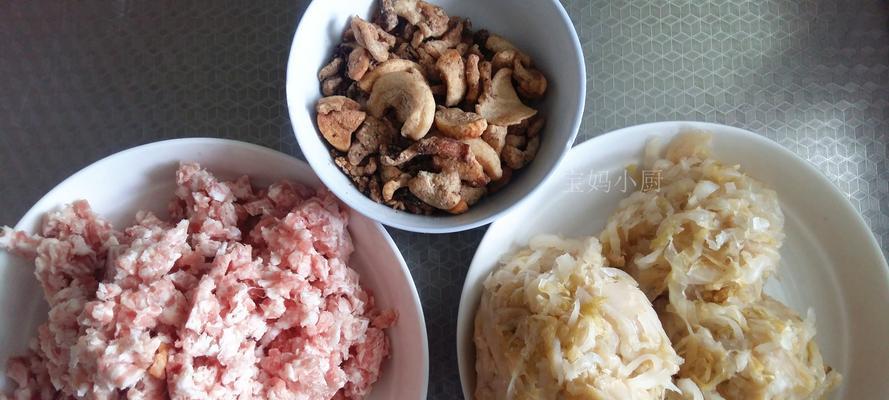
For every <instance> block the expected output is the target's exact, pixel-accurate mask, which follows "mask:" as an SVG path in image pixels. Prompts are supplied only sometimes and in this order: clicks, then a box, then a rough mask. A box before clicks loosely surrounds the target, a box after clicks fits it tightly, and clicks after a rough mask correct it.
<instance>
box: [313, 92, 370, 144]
mask: <svg viewBox="0 0 889 400" xmlns="http://www.w3.org/2000/svg"><path fill="white" fill-rule="evenodd" d="M359 108H360V105H359V104H358V103H357V102H356V101H355V100H352V99H350V98H348V97H345V96H330V97H323V98H321V100H318V104H317V105H316V106H315V111H316V112H317V113H318V116H317V122H318V129H319V130H320V131H321V135H322V136H324V139H326V140H327V142H328V143H330V145H331V146H333V148H335V149H337V150H339V151H348V150H349V146H350V145H351V143H352V132H355V129H358V126H360V125H361V123H362V122H364V118H365V113H364V111H361V110H359Z"/></svg>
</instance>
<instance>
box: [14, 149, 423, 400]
mask: <svg viewBox="0 0 889 400" xmlns="http://www.w3.org/2000/svg"><path fill="white" fill-rule="evenodd" d="M182 145H215V146H223V147H232V148H241V149H244V150H247V151H251V152H256V153H262V154H264V155H266V156H268V157H272V158H278V159H281V160H283V161H286V162H291V163H295V164H296V165H298V166H299V168H302V169H304V170H305V171H307V172H309V174H310V175H311V176H314V177H316V178H317V177H318V176H317V174H316V173H315V171H314V170H313V169H312V168H311V167H310V166H309V165H308V164H307V163H306V162H305V161H303V160H300V159H298V158H296V157H293V156H291V155H289V154H286V153H283V152H280V151H277V150H274V149H271V148H268V147H265V146H260V145H258V144H254V143H249V142H242V141H239V140H232V139H223V138H214V137H187V138H177V139H168V140H160V141H156V142H150V143H146V144H142V145H138V146H135V147H130V148H127V149H125V150H121V151H119V152H116V153H113V154H111V155H108V156H105V157H103V158H101V159H99V160H96V161H94V162H92V163H91V164H89V165H87V166H85V167H83V168H81V169H80V170H78V171H77V172H75V173H74V174H72V175H71V176H69V177H67V178H65V179H64V180H62V181H61V182H59V183H58V184H56V185H55V186H54V187H53V188H52V189H50V190H49V191H48V192H46V194H44V195H43V196H42V197H40V199H39V200H37V202H35V203H34V205H33V206H31V208H29V209H28V211H27V212H25V214H24V215H23V216H22V218H21V219H19V221H18V222H17V223H16V225H15V227H14V229H15V230H23V231H26V232H30V231H32V230H33V226H25V225H27V224H29V223H31V221H40V220H41V215H42V214H44V213H46V212H47V210H48V209H51V208H53V207H57V206H59V204H55V205H54V206H53V205H51V204H49V203H51V201H50V200H51V199H52V198H53V197H55V195H56V193H57V192H60V191H62V189H63V188H64V187H65V186H67V185H69V184H70V182H72V181H74V180H76V179H80V177H81V176H83V175H87V174H89V173H90V172H92V171H95V170H101V169H102V165H103V164H106V163H107V162H108V161H112V160H116V159H119V158H125V157H129V156H131V155H132V154H133V153H140V152H146V151H152V150H156V149H158V148H165V147H178V146H182ZM312 186H316V187H325V188H326V186H325V185H324V183H323V182H322V181H321V180H320V179H318V183H312ZM340 201H342V200H340ZM53 203H55V202H53ZM343 203H344V205H345V206H346V207H349V205H348V204H345V202H343ZM349 209H352V208H351V207H349ZM362 217H364V218H367V217H366V216H364V215H362ZM367 222H369V223H370V226H372V227H373V228H374V229H375V230H376V231H377V233H379V234H380V235H381V237H382V238H383V241H384V242H385V244H386V245H387V246H389V248H390V249H391V250H392V252H393V253H394V254H395V258H396V260H397V261H398V264H399V268H400V269H401V273H402V274H404V276H405V277H406V278H407V282H408V289H409V291H410V292H411V296H410V298H411V300H412V306H413V307H414V308H415V309H416V310H417V313H418V316H419V318H420V321H419V322H420V323H419V324H418V325H419V328H420V343H421V347H422V354H421V359H422V364H423V373H422V376H423V378H422V379H423V385H422V388H421V390H420V394H421V396H420V399H425V398H426V395H427V393H428V388H429V338H428V333H427V331H426V316H425V315H424V313H423V303H422V302H421V301H420V296H419V292H418V291H417V286H416V283H415V282H414V279H413V276H412V275H411V271H410V269H409V268H408V267H407V262H406V261H405V260H404V255H402V253H401V251H400V250H399V249H398V246H397V245H396V244H395V241H394V240H393V239H392V236H391V235H389V232H388V231H386V229H385V228H384V227H383V226H382V225H381V224H380V223H379V222H377V221H376V220H373V219H371V218H367Z"/></svg>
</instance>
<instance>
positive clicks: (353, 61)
mask: <svg viewBox="0 0 889 400" xmlns="http://www.w3.org/2000/svg"><path fill="white" fill-rule="evenodd" d="M368 68H370V53H368V52H367V50H366V49H365V48H364V47H356V48H354V49H352V52H351V53H349V63H348V66H347V68H346V70H347V71H348V72H347V73H346V74H347V75H348V76H349V79H352V80H353V81H357V80H360V79H361V78H362V77H364V74H365V73H366V72H367V69H368Z"/></svg>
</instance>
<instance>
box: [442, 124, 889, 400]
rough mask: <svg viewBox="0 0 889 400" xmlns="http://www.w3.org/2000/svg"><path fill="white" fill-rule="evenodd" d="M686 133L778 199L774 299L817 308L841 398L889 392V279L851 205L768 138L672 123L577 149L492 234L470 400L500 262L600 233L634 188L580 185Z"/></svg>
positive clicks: (467, 321)
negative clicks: (534, 240) (538, 241)
mask: <svg viewBox="0 0 889 400" xmlns="http://www.w3.org/2000/svg"><path fill="white" fill-rule="evenodd" d="M688 129H702V130H706V131H709V132H712V133H713V137H714V138H713V145H714V152H715V154H716V156H717V157H719V158H720V159H722V160H724V161H726V162H729V163H739V164H741V168H742V170H743V171H745V172H747V173H748V174H750V175H751V176H753V177H755V178H757V179H759V180H760V181H763V182H764V183H765V184H767V185H768V186H769V187H771V188H773V189H775V190H776V191H777V192H778V196H779V198H780V200H781V203H782V208H783V210H784V213H785V217H786V224H785V233H786V234H787V238H786V240H785V242H784V246H783V247H782V249H781V256H782V266H781V267H780V269H779V275H778V277H777V279H772V280H770V282H769V283H768V284H767V287H766V291H767V292H768V293H769V294H771V295H773V296H775V297H777V298H778V299H780V300H781V301H784V302H785V303H787V304H788V305H789V306H790V307H792V308H793V309H794V310H796V311H797V312H800V313H801V314H803V315H805V312H806V310H807V309H808V308H809V307H811V308H812V309H814V310H815V313H816V315H817V330H818V334H817V336H816V341H817V342H818V344H819V345H820V347H821V351H822V354H823V355H824V358H825V360H826V362H827V363H828V364H830V365H831V366H832V367H833V368H834V369H836V370H839V371H840V372H841V373H842V374H843V376H844V378H843V384H842V386H841V388H840V389H839V390H837V391H836V392H835V394H834V395H833V398H837V399H839V398H851V399H865V398H867V399H872V398H882V397H884V396H885V394H886V393H889V369H887V368H886V367H885V362H886V360H887V359H889V346H887V345H886V338H889V318H887V317H886V311H885V306H886V304H889V274H887V266H886V261H885V260H884V258H883V256H882V254H881V253H880V250H879V246H878V245H877V242H876V240H875V239H874V237H873V235H872V233H871V232H870V230H869V229H868V228H867V226H866V224H865V223H864V221H863V220H862V219H861V217H860V216H859V215H858V214H857V213H856V212H855V210H854V209H853V208H852V206H851V205H850V204H849V202H848V201H847V200H846V199H845V198H844V196H843V195H842V194H841V193H840V192H839V191H838V190H837V189H836V188H834V187H833V186H832V185H831V183H830V182H829V181H828V180H827V179H826V178H825V177H823V176H822V175H821V174H820V173H818V172H817V171H816V170H815V169H814V167H812V166H810V165H809V164H808V163H806V162H805V161H803V160H802V159H800V158H798V157H796V156H795V155H793V154H792V153H791V152H789V151H788V150H786V149H784V148H783V147H781V146H780V145H778V144H776V143H774V142H771V141H769V140H768V139H765V138H763V137H761V136H758V135H756V134H754V133H751V132H748V131H744V130H741V129H737V128H731V127H726V126H722V125H715V124H704V123H682V122H666V123H655V124H647V125H640V126H634V127H630V128H625V129H621V130H618V131H615V132H612V133H609V134H605V135H602V136H599V137H596V138H594V139H592V140H589V141H588V142H585V143H583V144H581V145H579V146H577V147H575V148H574V149H573V150H571V152H570V153H569V155H568V157H567V158H566V159H565V162H563V163H562V166H561V167H560V168H559V170H558V171H557V173H556V175H555V176H554V178H553V179H551V180H550V181H549V182H547V184H545V185H544V188H543V189H541V190H540V192H538V193H537V194H535V195H534V196H532V197H531V199H529V200H528V201H527V202H525V203H523V204H522V205H520V206H519V207H516V208H515V209H514V210H513V211H512V212H510V213H509V214H508V215H506V216H504V217H503V218H501V219H499V220H498V221H497V222H495V223H494V224H492V225H491V227H490V228H489V229H488V232H487V234H486V235H485V237H484V239H482V242H481V244H480V245H479V247H478V249H477V251H476V254H475V257H474V258H473V260H472V264H471V266H470V269H469V271H468V273H467V276H466V281H465V283H464V286H463V293H462V295H461V300H460V309H459V314H458V327H457V351H458V359H459V367H460V377H461V380H462V383H463V392H464V394H465V395H466V396H467V398H469V397H468V396H470V394H471V393H472V391H473V390H474V388H475V347H474V345H473V343H472V329H473V324H474V322H473V318H474V316H475V310H476V308H477V307H478V302H479V300H480V298H481V285H482V282H483V281H484V279H485V278H486V277H487V275H488V273H489V272H490V271H491V269H492V268H493V267H494V266H495V265H496V262H497V259H498V258H499V257H500V256H501V255H502V254H504V253H506V252H507V251H509V250H510V249H513V248H515V247H516V246H519V245H524V244H526V243H527V240H528V239H529V238H530V237H531V236H533V235H535V234H538V233H558V234H563V235H571V236H574V235H597V234H598V233H599V232H600V231H601V229H602V228H603V227H604V226H605V222H606V221H607V219H608V217H609V216H610V215H611V213H612V212H613V211H614V210H615V209H616V208H617V204H618V202H619V201H620V199H622V198H624V197H626V196H627V195H628V193H629V191H632V190H633V189H632V187H630V188H629V189H628V193H621V191H620V190H612V191H610V192H607V193H606V192H603V191H592V192H585V193H577V192H576V191H577V190H576V188H577V185H575V186H573V187H572V185H574V184H575V183H577V181H576V179H577V178H578V177H582V178H581V179H586V178H587V177H588V176H589V173H590V172H600V171H608V172H609V173H610V176H611V177H612V179H615V177H617V176H620V175H622V171H623V170H624V168H625V167H626V166H627V165H629V164H631V163H638V162H639V160H641V155H642V149H643V148H644V146H645V143H646V141H647V140H648V139H649V138H651V137H653V136H660V137H662V142H663V143H666V142H667V141H668V140H669V138H670V137H672V136H673V135H675V134H677V133H678V132H680V131H684V130H688ZM583 185H585V184H581V186H580V187H582V188H584V189H586V186H583ZM619 189H622V187H621V188H619Z"/></svg>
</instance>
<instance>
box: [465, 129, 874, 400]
mask: <svg viewBox="0 0 889 400" xmlns="http://www.w3.org/2000/svg"><path fill="white" fill-rule="evenodd" d="M675 126H683V127H688V128H691V129H701V130H705V131H710V132H712V133H713V135H714V137H715V136H717V135H718V134H719V133H720V132H722V133H729V134H733V135H737V136H740V137H744V138H745V140H750V141H751V142H755V143H757V144H758V145H760V146H764V147H768V148H770V149H771V150H774V151H776V152H778V153H779V154H781V155H782V157H785V158H787V159H788V161H790V162H792V163H794V164H797V165H799V166H800V168H802V169H804V170H805V171H806V172H807V173H809V174H811V175H812V176H814V177H816V179H818V182H817V184H815V185H814V186H815V187H824V188H827V189H824V190H825V191H826V192H828V193H829V195H830V196H832V197H834V198H837V199H842V200H841V201H839V202H838V203H840V204H842V205H841V206H840V207H841V208H842V212H843V213H844V214H846V215H853V217H852V223H853V224H854V225H855V226H857V227H859V228H863V229H861V231H863V234H864V236H865V237H866V238H867V239H866V242H865V243H863V244H862V245H863V246H866V247H867V248H868V249H870V252H871V253H872V254H871V256H872V257H873V258H874V259H875V260H878V261H880V262H881V263H879V264H878V265H876V266H875V268H876V269H877V270H878V271H879V272H878V274H880V275H882V277H883V281H884V282H885V283H887V284H889V265H887V260H886V257H885V255H884V254H883V252H882V251H881V248H880V244H879V242H878V241H877V238H876V236H875V235H874V232H873V229H871V228H870V225H868V224H867V221H865V220H864V217H863V216H862V215H861V213H860V212H858V210H856V209H855V207H854V206H853V205H852V202H851V201H850V200H849V198H848V197H846V195H844V194H843V192H842V191H840V189H839V188H838V187H837V186H836V185H835V184H834V183H833V182H831V180H830V179H829V178H828V177H827V176H826V175H824V173H822V172H821V171H820V170H819V169H818V168H817V167H815V166H814V165H813V164H812V163H810V162H809V161H808V160H806V159H804V158H802V157H801V156H799V155H797V154H796V153H794V152H793V151H791V150H790V149H788V148H786V147H784V146H782V145H781V144H780V143H778V142H776V141H774V140H772V139H770V138H768V137H766V136H763V135H760V134H757V133H755V132H753V131H750V130H747V129H744V128H739V127H734V126H730V125H723V124H719V123H712V122H701V121H687V120H686V121H659V122H649V123H644V124H637V125H631V126H627V127H623V128H619V129H616V130H612V131H609V132H606V133H603V134H601V135H598V136H595V137H593V138H590V139H588V140H586V141H584V142H582V143H580V144H578V145H577V146H576V147H575V148H573V149H572V150H571V153H572V154H581V153H584V152H586V151H588V150H587V149H588V148H591V147H596V146H598V145H599V144H600V143H602V142H607V141H610V140H614V139H615V138H617V137H620V136H623V135H625V134H628V133H630V132H634V131H640V130H648V131H651V132H653V133H652V135H654V133H655V132H658V131H664V130H667V129H668V128H670V127H675ZM498 222H499V221H498ZM498 222H494V223H493V224H492V227H493V226H494V225H497V224H498ZM493 234H494V232H493V231H492V230H491V229H488V231H487V232H485V235H484V236H483V237H482V240H481V241H479V244H478V247H476V253H475V254H473V256H472V261H470V264H469V268H467V279H465V280H464V281H463V289H462V291H461V292H460V304H459V306H458V309H457V331H456V336H457V344H456V351H457V368H458V370H459V375H460V386H461V389H462V392H463V395H464V396H471V395H472V390H474V389H475V388H474V387H473V388H469V387H467V385H468V383H467V380H468V379H470V377H471V376H474V375H475V365H465V364H466V363H468V362H469V361H468V360H467V359H466V358H467V356H468V355H467V354H464V353H465V352H468V351H469V350H470V349H474V348H475V346H474V343H473V339H471V338H468V339H467V338H466V337H465V336H464V333H465V332H468V330H469V329H472V327H473V326H474V324H475V313H476V307H477V306H478V305H477V304H471V305H470V304H469V303H468V302H469V297H470V296H471V295H472V294H473V293H470V292H471V291H472V286H473V284H474V283H475V281H473V282H470V280H469V279H468V276H469V272H470V271H471V270H473V269H474V268H480V266H479V265H477V263H476V259H477V258H478V254H479V253H478V249H481V248H483V246H485V245H486V244H487V243H488V242H490V241H493V240H495V238H494V236H493ZM482 279H484V278H482ZM467 398H469V397H467Z"/></svg>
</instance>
